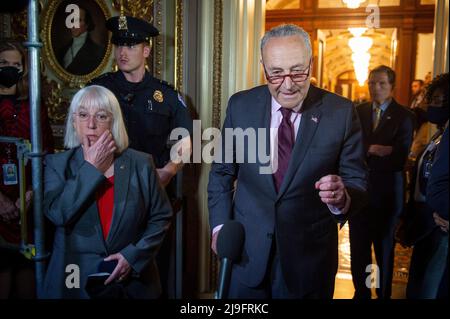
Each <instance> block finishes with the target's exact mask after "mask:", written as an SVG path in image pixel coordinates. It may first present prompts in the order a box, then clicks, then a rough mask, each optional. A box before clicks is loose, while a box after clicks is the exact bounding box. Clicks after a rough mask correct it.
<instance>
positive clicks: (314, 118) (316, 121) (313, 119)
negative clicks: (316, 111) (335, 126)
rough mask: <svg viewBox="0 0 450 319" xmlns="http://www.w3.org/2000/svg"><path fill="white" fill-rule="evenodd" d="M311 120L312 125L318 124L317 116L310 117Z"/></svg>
mask: <svg viewBox="0 0 450 319" xmlns="http://www.w3.org/2000/svg"><path fill="white" fill-rule="evenodd" d="M311 120H312V121H313V122H314V123H316V124H317V123H319V118H318V117H317V116H315V115H312V116H311Z"/></svg>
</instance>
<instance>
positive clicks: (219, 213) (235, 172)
mask: <svg viewBox="0 0 450 319" xmlns="http://www.w3.org/2000/svg"><path fill="white" fill-rule="evenodd" d="M261 54H262V61H261V62H262V64H263V67H264V70H265V73H266V78H267V81H268V84H267V85H264V86H259V87H256V88H253V89H251V90H248V91H243V92H239V93H237V94H235V95H234V96H232V97H231V98H230V100H229V104H228V109H227V115H226V118H225V122H224V124H223V133H224V134H223V138H222V154H223V156H224V158H221V159H220V158H217V159H216V160H215V161H214V163H213V165H212V168H211V172H210V176H209V185H208V193H209V201H208V206H209V216H210V226H211V230H212V249H213V250H214V251H216V240H217V237H218V236H219V233H220V229H221V227H222V225H223V224H224V223H226V222H227V221H229V220H236V221H238V222H240V223H241V224H242V225H243V226H244V229H245V242H244V248H243V251H242V255H241V259H240V261H239V262H238V263H236V264H234V266H233V271H232V276H231V284H230V288H229V297H230V298H326V299H331V298H332V297H333V291H334V280H335V275H336V271H337V261H338V259H337V255H338V251H337V243H338V241H337V239H338V238H337V226H336V222H344V221H345V220H346V219H347V218H348V216H349V215H350V213H351V212H353V211H356V210H357V209H358V205H359V204H360V203H361V201H362V200H363V198H364V194H365V190H366V169H365V166H364V159H363V157H364V154H363V145H362V134H361V130H360V125H359V120H358V117H357V114H356V110H355V109H354V107H353V105H352V103H351V101H349V100H347V99H345V98H342V97H340V96H338V95H335V94H332V93H330V92H327V91H324V90H321V89H319V88H317V87H314V86H312V85H310V74H311V64H312V50H311V42H310V39H309V35H308V34H307V33H306V32H305V31H304V30H303V29H301V28H299V27H297V26H295V25H282V26H279V27H276V28H274V29H272V30H271V31H269V32H268V33H266V35H265V36H264V37H263V39H262V41H261ZM230 130H234V133H235V135H234V136H230V135H229V134H228V136H227V132H228V133H229V131H230ZM239 130H244V131H245V132H247V133H248V136H252V135H253V136H254V137H255V139H253V142H254V143H252V140H251V138H248V139H247V142H245V139H244V138H242V139H241V141H240V142H239V141H238V140H239V137H240V136H238V135H239ZM230 137H231V139H233V140H231V139H230ZM233 141H236V142H237V143H234V142H233ZM256 141H258V143H256ZM261 141H264V143H261ZM230 142H231V143H230ZM256 144H257V145H256ZM230 145H231V146H230ZM268 149H270V157H267V158H264V157H265V155H266V153H267V150H268ZM245 152H246V153H245ZM256 154H258V156H256ZM261 154H264V155H261ZM254 159H256V160H254ZM235 182H237V183H236V184H235ZM235 185H236V186H235ZM235 187H236V188H235Z"/></svg>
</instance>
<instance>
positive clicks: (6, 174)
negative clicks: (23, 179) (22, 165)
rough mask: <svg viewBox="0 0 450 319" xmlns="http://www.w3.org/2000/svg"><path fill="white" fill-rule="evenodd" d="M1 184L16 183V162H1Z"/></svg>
mask: <svg viewBox="0 0 450 319" xmlns="http://www.w3.org/2000/svg"><path fill="white" fill-rule="evenodd" d="M2 168H3V184H5V185H17V180H18V179H17V166H16V164H11V163H9V164H3V165H2Z"/></svg>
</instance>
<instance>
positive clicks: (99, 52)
mask: <svg viewBox="0 0 450 319" xmlns="http://www.w3.org/2000/svg"><path fill="white" fill-rule="evenodd" d="M71 45H72V41H71V42H70V43H69V44H68V45H66V46H65V47H63V48H62V49H61V50H60V52H59V55H58V62H59V64H60V65H61V66H62V67H63V68H64V56H65V55H66V53H67V50H69V48H70V46H71ZM104 55H105V48H104V47H101V46H99V45H98V44H96V43H95V42H94V41H92V39H91V38H90V36H89V35H88V36H87V38H86V42H84V44H83V46H82V47H81V49H80V50H79V51H78V52H77V54H76V55H75V58H74V59H73V61H72V63H70V64H69V65H68V66H67V68H65V70H66V71H67V72H69V73H72V74H75V75H85V74H89V73H91V72H92V71H94V70H95V68H97V67H98V66H99V65H100V63H101V62H102V59H103V56H104Z"/></svg>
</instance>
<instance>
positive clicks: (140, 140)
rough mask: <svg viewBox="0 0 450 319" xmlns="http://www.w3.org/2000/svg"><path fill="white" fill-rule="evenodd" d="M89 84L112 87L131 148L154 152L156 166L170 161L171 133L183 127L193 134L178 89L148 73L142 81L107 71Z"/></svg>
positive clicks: (189, 119)
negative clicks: (129, 79)
mask: <svg viewBox="0 0 450 319" xmlns="http://www.w3.org/2000/svg"><path fill="white" fill-rule="evenodd" d="M90 84H96V85H102V86H104V87H106V88H108V89H110V90H111V91H112V92H113V93H114V94H115V96H116V97H117V99H118V100H119V103H120V107H121V109H122V114H123V117H124V121H125V126H126V128H127V133H128V137H129V139H130V147H131V148H134V149H136V150H138V151H141V152H145V153H149V154H152V155H153V158H154V161H155V165H156V167H157V168H161V167H163V166H164V165H165V164H166V163H167V162H168V161H169V160H170V147H171V146H170V143H168V142H169V136H170V133H171V131H172V130H173V129H174V128H177V127H182V128H185V129H187V130H188V131H189V134H191V135H192V119H191V117H190V115H189V111H188V109H187V107H186V105H185V103H184V102H183V100H182V98H181V97H180V95H179V94H178V93H177V91H175V90H174V88H173V87H171V86H170V85H169V84H167V83H166V82H164V81H161V80H158V79H156V78H154V77H153V76H151V75H150V73H148V72H145V76H144V79H143V80H142V81H141V82H138V83H133V82H129V81H127V80H126V78H125V76H124V75H123V73H122V71H117V72H114V73H106V74H104V75H101V76H100V77H98V78H97V79H94V80H93V81H92V82H91V83H90Z"/></svg>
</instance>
